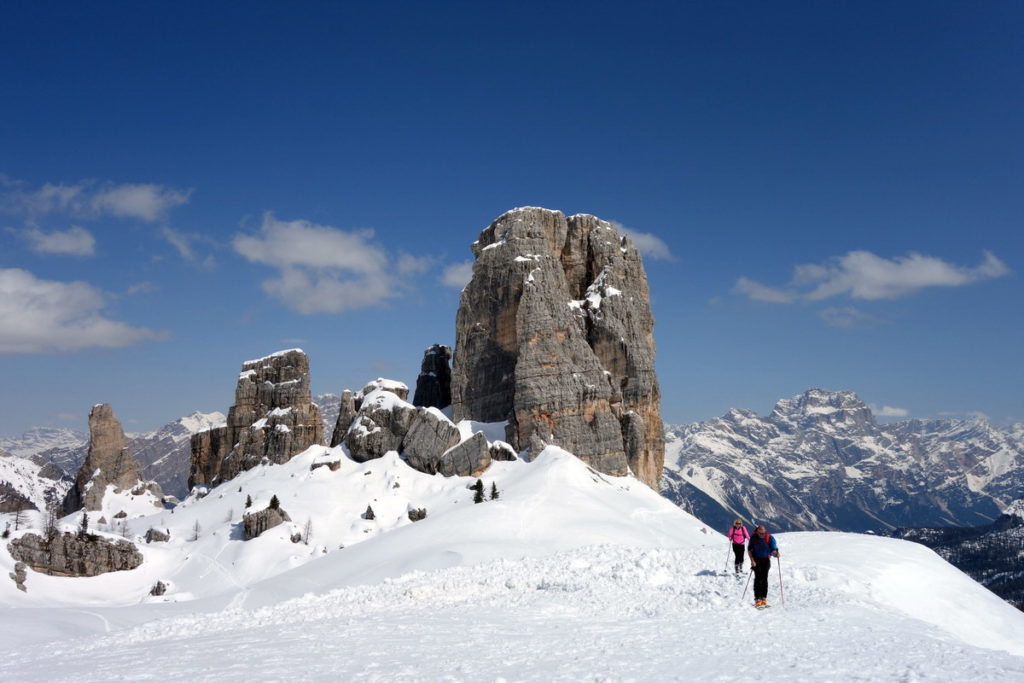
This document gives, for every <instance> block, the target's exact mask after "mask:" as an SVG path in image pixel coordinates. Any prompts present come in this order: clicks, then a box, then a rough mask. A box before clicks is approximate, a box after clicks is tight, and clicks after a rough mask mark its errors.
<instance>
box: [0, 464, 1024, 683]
mask: <svg viewBox="0 0 1024 683" xmlns="http://www.w3.org/2000/svg"><path fill="white" fill-rule="evenodd" d="M334 460H336V461H338V462H339V464H340V467H339V468H338V469H337V470H336V471H331V470H330V469H328V468H327V467H319V468H317V469H314V470H311V469H310V467H311V466H312V465H313V464H316V463H318V462H329V461H334ZM472 481H473V480H472V479H470V478H450V479H446V478H443V477H440V476H428V475H424V474H421V473H419V472H415V471H413V470H411V469H410V468H408V467H406V466H405V465H404V463H402V462H401V461H400V460H399V459H398V458H397V456H396V455H395V454H393V453H391V454H388V455H387V456H386V457H385V458H382V459H380V460H374V461H370V462H367V463H355V462H352V461H351V460H348V459H347V457H345V455H344V452H343V451H342V449H326V448H322V447H314V448H311V449H309V450H308V451H306V452H305V453H303V454H301V455H299V456H297V457H296V458H294V459H293V460H292V461H291V462H289V463H287V464H285V465H281V466H267V467H261V468H256V469H254V470H251V471H249V472H246V473H243V474H242V475H240V476H239V477H238V478H236V479H234V480H232V481H231V482H228V483H226V484H224V485H222V486H221V487H218V488H216V489H213V491H212V492H211V493H210V494H209V495H208V496H206V497H205V498H202V499H196V498H189V499H188V500H186V501H185V502H184V503H183V504H182V505H180V506H179V507H178V508H176V509H175V510H174V512H173V513H171V512H170V511H165V512H163V513H158V514H156V515H150V516H149V517H136V518H134V519H130V520H129V522H128V524H129V531H130V533H132V534H141V533H142V532H144V531H145V529H146V528H148V527H149V526H151V525H152V526H158V527H159V528H161V529H169V530H170V531H171V541H170V542H169V543H166V544H150V545H146V544H144V543H143V544H142V552H143V554H144V556H145V562H144V563H143V565H142V566H141V567H139V568H138V569H136V570H133V571H131V572H119V573H115V574H107V575H104V576H98V577H92V578H82V579H67V578H63V579H62V578H56V577H48V576H43V575H40V574H36V573H34V572H30V573H29V577H28V580H27V582H26V583H27V586H28V593H27V594H23V593H20V592H19V591H17V590H15V589H14V585H13V582H11V581H7V580H4V581H0V605H2V607H0V657H2V658H3V661H4V663H5V664H4V680H13V681H41V680H47V681H49V680H76V681H100V680H103V681H107V680H125V679H132V680H137V679H148V678H159V679H161V680H169V681H179V680H181V681H184V680H217V681H241V680H247V681H248V680H286V679H287V680H297V679H303V678H305V679H314V680H381V681H383V680H388V681H393V680H497V679H500V678H505V679H508V680H631V679H632V680H671V679H680V678H682V679H686V680H708V679H719V680H735V679H740V678H749V677H751V676H753V675H755V674H756V675H757V676H762V677H763V676H773V677H783V676H784V677H786V678H787V679H793V678H797V679H802V680H808V679H810V680H835V679H860V680H919V679H925V678H938V679H941V680H955V679H962V680H966V679H969V678H982V679H986V680H996V679H1007V680H1013V679H1020V678H1021V677H1024V615H1022V614H1021V613H1020V612H1018V611H1016V610H1014V609H1013V608H1011V607H1010V606H1008V605H1006V604H1005V603H1003V602H1002V601H1001V600H999V599H998V598H996V597H995V596H993V595H992V594H990V593H988V591H986V590H984V589H983V588H981V587H980V586H979V585H978V584H976V583H974V582H973V581H971V580H970V579H968V578H967V577H966V576H965V575H964V574H962V573H960V572H959V571H957V570H956V569H954V568H952V567H951V566H950V565H948V564H946V563H945V562H944V561H943V560H941V559H940V558H939V557H938V556H936V555H935V554H934V553H932V552H931V551H930V550H927V549H925V548H923V547H922V546H918V545H915V544H911V543H907V542H904V541H898V540H894V539H885V538H875V537H871V536H860V535H855V534H836V533H824V532H817V533H794V534H781V535H780V536H779V540H780V544H781V547H782V550H783V558H782V563H783V565H782V566H783V571H784V577H785V589H786V604H785V606H783V605H782V604H781V601H780V595H779V592H778V588H779V586H778V583H777V579H778V577H779V574H778V568H777V567H776V568H774V569H773V572H772V576H771V585H772V588H771V591H772V592H771V597H772V599H773V602H774V603H775V607H774V608H773V609H771V610H769V611H767V612H756V611H754V610H752V609H750V607H749V606H747V605H748V603H749V598H750V594H749V593H747V596H746V599H744V600H741V593H742V592H743V588H744V584H743V583H742V580H737V578H736V577H734V576H732V575H730V574H728V573H726V572H724V571H723V567H724V566H725V564H726V563H727V561H728V560H727V557H726V554H727V552H728V545H727V543H726V541H725V539H724V538H723V537H722V536H720V535H719V534H717V533H715V532H713V531H710V530H708V529H706V528H705V527H704V525H702V524H701V523H700V522H699V521H698V520H696V519H694V518H693V517H690V516H689V515H687V514H686V513H684V512H682V511H680V510H679V509H678V508H676V507H674V506H673V505H672V504H671V503H669V502H668V501H666V500H664V499H663V498H661V497H659V496H657V495H656V494H655V493H654V492H652V491H651V490H650V489H648V488H647V487H645V486H643V485H642V484H640V483H638V482H636V481H635V480H633V479H630V478H614V477H607V476H603V475H599V474H596V473H594V472H593V471H591V470H590V469H589V468H587V467H586V466H585V465H584V464H583V463H581V462H580V461H579V460H577V459H576V458H574V457H573V456H571V455H569V454H568V453H565V452H564V451H560V450H559V449H555V448H549V449H547V450H546V451H545V452H544V453H543V454H542V455H541V456H540V457H539V458H538V460H537V461H536V462H533V463H525V462H521V461H516V462H507V463H505V462H499V463H495V464H494V465H493V466H492V468H491V469H490V470H488V471H487V473H486V474H485V476H484V482H485V484H486V485H487V488H488V490H489V489H490V484H491V482H492V481H493V482H495V483H496V484H497V487H498V490H499V493H500V497H499V498H498V499H497V500H492V501H487V502H485V503H484V504H480V505H475V504H473V503H472V491H470V490H469V489H468V488H467V485H468V484H470V483H472ZM395 484H398V486H397V488H396V487H395ZM239 489H241V491H239ZM271 495H277V496H278V498H279V499H280V501H281V507H283V508H284V509H285V510H286V511H288V513H289V514H290V515H291V517H292V519H293V520H294V522H293V523H292V524H290V525H289V524H285V525H282V526H281V527H276V528H274V529H271V530H270V531H268V532H266V533H265V534H264V535H263V536H261V537H259V538H257V539H254V540H252V541H248V542H246V541H242V540H240V536H239V528H238V523H239V522H238V520H239V518H240V516H241V513H242V510H243V509H244V502H245V498H246V497H247V496H251V498H252V500H253V509H260V508H262V507H265V506H266V504H267V502H268V501H269V499H270V496H271ZM367 505H372V506H373V510H374V512H375V519H373V520H366V519H363V518H362V517H361V516H360V515H361V514H362V513H363V512H364V511H365V509H366V506H367ZM410 507H412V508H421V507H426V508H427V512H428V516H427V518H426V519H424V520H422V521H419V522H415V523H413V522H410V521H409V519H408V516H407V511H408V510H409V508H410ZM307 519H308V520H310V523H311V527H312V532H311V534H310V542H309V545H306V544H305V543H302V542H300V543H292V542H291V540H290V536H291V535H292V534H293V533H300V534H301V533H302V532H304V530H305V523H306V520H307ZM75 521H76V517H75V516H72V517H69V518H67V520H65V523H66V524H68V525H72V524H74V523H75ZM196 522H198V523H199V537H198V539H197V540H191V538H192V535H193V534H192V532H193V531H194V530H195V525H196ZM342 545H344V546H345V547H344V548H339V546H342ZM12 564H13V563H12V560H11V558H10V556H9V555H8V554H7V552H6V551H0V571H2V572H3V573H7V572H8V571H10V569H11V566H12ZM158 579H159V580H164V581H165V582H167V583H168V584H169V585H170V589H169V591H168V594H167V595H166V596H164V597H162V598H154V597H151V596H149V595H148V589H149V587H150V586H151V585H152V584H153V583H154V582H155V581H156V580H158ZM741 579H742V577H741ZM114 604H116V605H118V606H114V607H112V606H110V605H114ZM982 648H986V649H982ZM737 649H739V651H740V652H742V656H737Z"/></svg>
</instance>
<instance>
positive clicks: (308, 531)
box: [302, 517, 313, 545]
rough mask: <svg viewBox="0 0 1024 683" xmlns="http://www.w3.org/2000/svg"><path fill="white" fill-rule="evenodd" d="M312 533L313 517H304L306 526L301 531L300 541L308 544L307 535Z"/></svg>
mask: <svg viewBox="0 0 1024 683" xmlns="http://www.w3.org/2000/svg"><path fill="white" fill-rule="evenodd" d="M311 533H313V518H312V517H307V518H306V528H305V529H303V531H302V542H303V543H305V544H306V545H309V535H310V534H311Z"/></svg>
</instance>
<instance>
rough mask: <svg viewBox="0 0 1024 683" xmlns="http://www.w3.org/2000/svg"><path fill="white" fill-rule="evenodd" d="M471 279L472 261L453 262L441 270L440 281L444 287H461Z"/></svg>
mask: <svg viewBox="0 0 1024 683" xmlns="http://www.w3.org/2000/svg"><path fill="white" fill-rule="evenodd" d="M472 279H473V262H472V261H463V262H462V263H453V264H451V265H450V266H448V267H446V268H445V269H444V270H443V271H441V283H442V284H443V285H445V286H446V287H454V288H455V289H463V288H465V286H466V285H468V284H469V281H470V280H472Z"/></svg>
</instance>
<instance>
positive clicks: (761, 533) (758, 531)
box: [754, 524, 768, 536]
mask: <svg viewBox="0 0 1024 683" xmlns="http://www.w3.org/2000/svg"><path fill="white" fill-rule="evenodd" d="M767 532H768V530H767V529H765V528H764V524H758V525H757V528H756V529H754V535H755V536H764V535H765V534H766V533H767Z"/></svg>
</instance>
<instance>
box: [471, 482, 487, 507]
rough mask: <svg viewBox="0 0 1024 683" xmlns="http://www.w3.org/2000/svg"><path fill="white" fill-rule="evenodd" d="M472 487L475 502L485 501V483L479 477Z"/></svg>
mask: <svg viewBox="0 0 1024 683" xmlns="http://www.w3.org/2000/svg"><path fill="white" fill-rule="evenodd" d="M470 488H472V489H473V492H474V493H473V502H474V503H482V502H484V483H483V482H482V481H480V480H479V479H477V480H476V483H475V484H473V485H472V486H471V487H470Z"/></svg>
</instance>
